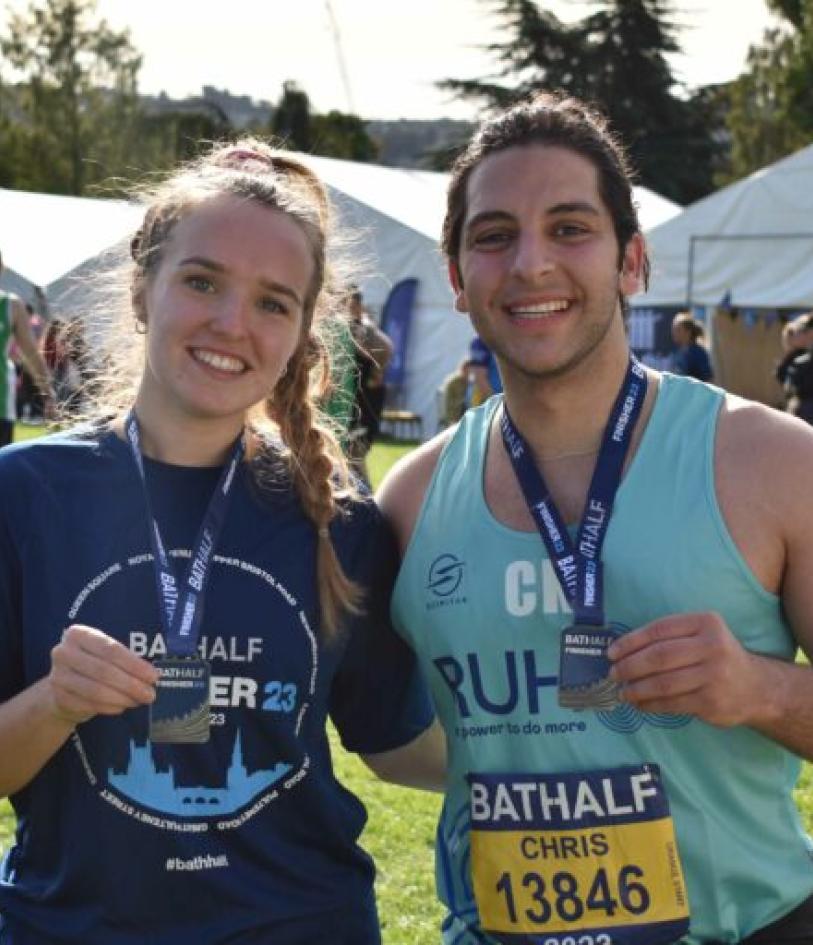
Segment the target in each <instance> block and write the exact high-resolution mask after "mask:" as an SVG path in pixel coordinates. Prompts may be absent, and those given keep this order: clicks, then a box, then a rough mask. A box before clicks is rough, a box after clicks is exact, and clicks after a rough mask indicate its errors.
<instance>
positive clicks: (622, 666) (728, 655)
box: [609, 613, 780, 728]
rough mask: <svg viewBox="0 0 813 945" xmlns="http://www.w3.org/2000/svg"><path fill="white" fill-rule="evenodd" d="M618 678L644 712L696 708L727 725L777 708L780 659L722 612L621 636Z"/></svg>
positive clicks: (665, 621) (681, 617)
mask: <svg viewBox="0 0 813 945" xmlns="http://www.w3.org/2000/svg"><path fill="white" fill-rule="evenodd" d="M609 656H610V659H611V660H612V662H613V668H612V670H611V673H610V678H611V679H614V680H616V681H618V682H620V683H621V684H622V691H621V698H622V699H623V700H624V701H625V702H628V703H630V704H631V705H634V706H635V707H636V708H638V709H641V710H642V711H644V712H658V713H669V714H672V715H683V714H688V715H694V716H697V717H698V718H700V719H702V720H703V721H704V722H709V723H710V724H712V725H718V726H720V727H722V728H728V727H730V726H734V725H749V724H752V722H753V721H755V720H756V718H757V714H760V717H761V716H762V715H765V714H766V713H769V712H770V705H769V702H770V700H769V699H767V698H766V696H765V693H766V692H768V693H769V692H770V679H771V678H772V677H773V675H774V674H773V672H772V669H775V668H778V666H779V665H780V664H778V662H777V661H775V660H771V659H769V658H767V657H763V656H757V655H755V654H753V653H749V652H748V650H746V649H745V648H744V647H743V646H742V644H741V643H740V642H739V640H737V638H736V637H735V636H734V634H733V633H732V632H731V631H730V630H729V629H728V626H727V625H726V623H725V622H724V621H723V619H722V618H721V617H720V616H719V615H717V614H714V613H699V614H676V615H673V616H670V617H664V618H662V619H660V620H654V621H653V622H652V623H649V624H646V626H644V627H641V628H640V629H638V630H634V631H633V632H632V633H628V634H625V635H624V636H623V637H620V638H619V639H618V640H616V641H615V642H614V643H613V644H612V646H611V647H610V650H609Z"/></svg>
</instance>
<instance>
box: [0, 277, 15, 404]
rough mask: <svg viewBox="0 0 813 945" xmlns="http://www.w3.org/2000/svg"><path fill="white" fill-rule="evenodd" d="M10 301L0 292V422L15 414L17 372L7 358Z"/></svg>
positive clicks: (10, 332)
mask: <svg viewBox="0 0 813 945" xmlns="http://www.w3.org/2000/svg"><path fill="white" fill-rule="evenodd" d="M11 316H12V313H11V299H10V298H9V296H7V295H5V294H4V293H3V292H0V420H14V418H15V417H16V416H17V413H16V398H17V391H16V381H17V372H16V371H15V370H14V364H13V363H12V360H11V358H10V357H9V347H10V346H11V339H12V336H13V334H14V330H13V329H14V325H13V321H12V317H11Z"/></svg>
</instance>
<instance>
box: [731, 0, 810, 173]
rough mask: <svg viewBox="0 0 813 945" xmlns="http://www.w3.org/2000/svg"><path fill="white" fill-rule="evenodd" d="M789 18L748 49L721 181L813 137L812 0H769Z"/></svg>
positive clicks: (734, 90) (734, 88)
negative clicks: (745, 68)
mask: <svg viewBox="0 0 813 945" xmlns="http://www.w3.org/2000/svg"><path fill="white" fill-rule="evenodd" d="M770 5H771V7H772V9H773V10H774V11H775V12H776V13H778V14H780V15H781V16H783V17H784V18H785V23H784V24H782V25H781V26H779V27H772V28H771V29H768V30H766V32H765V35H764V36H763V40H762V43H761V44H760V45H757V46H752V47H751V49H750V50H749V52H748V69H747V71H746V72H745V73H744V74H743V75H741V76H740V77H739V79H737V80H736V81H735V82H734V83H733V85H732V88H731V93H730V95H731V107H730V110H729V113H728V117H727V124H728V129H729V132H730V135H731V161H730V164H729V166H728V168H727V170H726V171H725V173H723V174H721V175H720V182H721V183H726V182H729V181H731V180H737V179H738V178H740V177H742V176H744V175H746V174H749V173H751V172H752V171H755V170H758V169H759V168H761V167H764V166H765V165H766V164H770V163H772V162H774V161H777V160H779V159H780V158H782V157H785V156H786V155H787V154H790V153H791V152H793V151H796V150H798V149H799V148H802V147H804V146H805V145H807V144H809V143H810V141H811V139H812V138H813V0H770Z"/></svg>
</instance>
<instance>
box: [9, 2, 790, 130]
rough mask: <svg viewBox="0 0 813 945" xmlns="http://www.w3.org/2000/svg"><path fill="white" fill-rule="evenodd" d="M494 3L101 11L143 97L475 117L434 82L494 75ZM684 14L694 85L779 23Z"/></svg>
mask: <svg viewBox="0 0 813 945" xmlns="http://www.w3.org/2000/svg"><path fill="white" fill-rule="evenodd" d="M43 2H44V0H34V3H35V4H37V5H41V4H42V3H43ZM30 3H31V0H0V31H3V32H5V27H6V25H7V23H8V19H9V16H10V13H11V11H20V10H23V9H26V8H27V7H28V6H29V5H30ZM493 6H494V4H493V3H491V4H489V2H488V0H408V2H406V3H398V2H396V0H225V2H223V3H221V4H218V5H215V4H211V5H210V4H208V3H205V2H203V0H140V2H134V0H98V2H97V9H98V12H99V14H100V15H101V16H103V17H104V18H105V19H106V20H107V21H108V23H109V24H110V25H111V26H112V27H114V28H115V29H117V30H120V29H123V28H125V27H126V28H128V29H129V30H130V34H131V39H132V42H133V43H134V45H135V46H136V48H137V49H138V50H139V51H140V52H141V53H142V55H143V65H142V69H141V73H140V76H139V87H140V91H141V92H142V93H146V94H158V93H159V92H161V91H165V92H166V93H167V94H168V95H170V96H172V97H174V98H180V97H185V96H188V95H197V94H199V93H200V91H201V89H202V87H203V85H212V86H215V87H216V88H221V89H223V88H227V89H228V90H229V91H230V92H232V93H233V94H235V95H249V96H251V97H252V98H254V99H265V100H268V101H271V102H273V101H275V100H276V99H277V98H278V97H279V95H280V92H281V87H282V83H283V81H285V80H286V79H291V80H294V81H296V82H298V83H299V85H300V86H302V87H303V88H304V89H305V91H306V92H307V93H308V95H309V97H310V99H311V102H312V105H313V107H314V109H315V110H316V111H319V112H324V111H328V110H330V109H332V108H336V109H339V110H340V111H353V112H356V113H358V114H359V115H361V116H362V117H363V118H367V119H373V118H379V119H397V118H441V117H450V118H464V119H472V118H473V117H474V114H475V106H474V105H472V104H471V103H463V102H455V101H454V100H452V99H450V98H449V96H448V93H444V92H441V91H440V90H438V89H437V88H436V87H435V85H434V83H435V82H436V81H438V80H440V79H444V78H448V77H453V78H461V79H462V78H465V79H469V78H480V77H486V76H488V75H489V74H490V73H492V72H493V67H494V63H493V59H492V58H491V57H490V56H489V55H488V53H487V52H485V51H484V50H483V48H482V47H483V46H484V45H486V44H488V43H493V42H502V41H504V39H505V37H504V35H501V30H500V24H499V21H498V20H496V19H495V18H494V16H493V14H491V13H490V12H489V10H490V9H493ZM545 6H546V7H547V8H548V9H550V10H552V11H553V12H554V13H556V14H557V16H559V17H561V18H562V19H563V20H573V19H578V18H580V17H581V16H584V15H585V14H586V13H587V12H589V9H590V5H589V2H586V0H547V2H546V3H545ZM675 7H676V9H677V11H678V13H677V16H676V19H677V20H678V22H680V23H681V24H683V25H684V28H683V29H682V32H681V35H680V41H681V43H682V45H683V48H684V50H685V55H683V56H681V57H678V58H676V59H675V60H674V61H673V63H672V64H673V68H674V69H675V72H676V74H677V75H678V77H679V78H680V79H681V80H682V81H683V82H685V83H686V84H687V85H688V86H690V87H696V86H699V85H705V84H708V83H712V82H723V81H727V80H729V79H733V78H735V77H736V76H737V75H738V74H739V73H740V72H741V71H742V69H743V67H744V64H745V57H746V54H747V51H748V47H749V45H751V44H752V43H756V42H759V40H760V38H761V36H762V33H763V31H764V29H765V27H766V26H768V25H769V24H770V23H771V22H772V20H771V17H770V15H769V13H768V11H767V7H766V3H765V0H676V3H675ZM732 9H733V10H735V11H736V12H735V13H734V14H732ZM210 10H211V11H217V12H216V13H211V12H209V11H210ZM331 14H332V15H331ZM337 48H340V49H341V57H340V56H339V54H338V52H337ZM7 77H8V76H7Z"/></svg>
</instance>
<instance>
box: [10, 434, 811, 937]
mask: <svg viewBox="0 0 813 945" xmlns="http://www.w3.org/2000/svg"><path fill="white" fill-rule="evenodd" d="M31 431H33V432H34V433H36V432H38V431H37V428H27V429H26V431H24V432H31ZM412 445H413V444H403V443H393V442H383V443H379V444H376V446H375V447H374V448H373V452H372V455H371V457H369V459H368V464H369V469H370V477H371V480H372V482H373V484H374V485H377V484H378V482H380V479H381V477H382V476H383V474H384V473H385V472H386V470H387V469H388V468H389V467H390V466H391V465H392V463H394V462H395V461H396V460H397V459H398V458H399V457H400V456H402V455H404V454H405V453H406V452H408V451H409V450H410V449H411V448H412ZM332 746H333V752H334V761H335V765H336V771H337V775H338V777H339V780H340V781H342V783H343V784H345V785H346V786H347V787H348V788H349V789H350V790H351V791H353V792H354V793H355V794H357V795H358V796H359V797H360V798H361V799H362V800H363V801H364V803H365V805H366V807H367V810H368V813H369V822H368V825H367V829H366V830H365V832H364V835H363V837H362V844H363V846H364V847H365V848H366V849H367V850H368V851H369V852H370V853H371V854H372V855H373V857H374V858H375V860H376V863H377V866H378V880H377V890H378V902H379V910H380V913H381V922H382V926H383V930H384V943H385V945H436V943H437V942H439V940H440V936H439V933H438V927H439V924H440V919H441V910H440V908H439V906H438V904H437V902H436V900H435V892H434V863H433V854H432V846H433V842H434V832H435V822H436V820H437V816H438V813H439V810H440V798H439V797H437V796H435V795H431V794H424V793H422V792H420V791H411V790H407V789H400V788H393V787H389V786H388V785H385V784H382V783H380V782H379V781H377V780H376V779H375V777H374V776H373V775H372V774H371V773H370V772H369V771H368V770H367V769H366V768H365V767H364V765H363V764H362V763H361V762H360V761H359V760H358V758H356V757H355V756H353V755H349V754H347V753H346V752H345V751H344V750H343V749H342V748H341V746H340V745H339V743H338V739H337V738H336V737H335V736H332ZM796 799H797V802H798V804H799V807H800V809H801V811H802V815H803V818H804V822H805V826H806V828H807V829H808V830H809V831H812V832H813V767H811V766H810V765H805V766H804V769H803V772H802V778H801V781H800V783H799V787H798V789H797V792H796ZM12 831H13V815H12V813H11V811H10V809H9V807H8V803H7V802H5V801H2V802H0V847H2V848H3V849H5V848H6V847H7V846H8V844H9V842H10V838H11V833H12Z"/></svg>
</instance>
